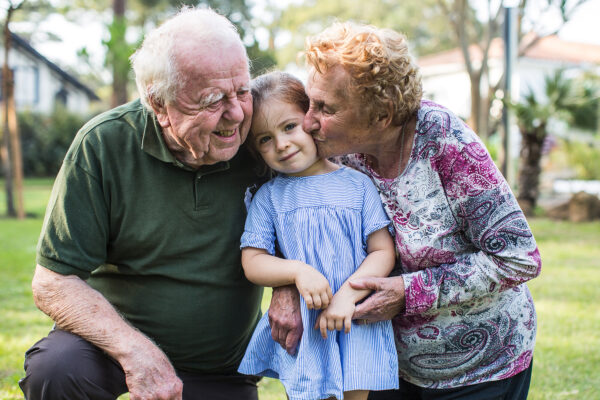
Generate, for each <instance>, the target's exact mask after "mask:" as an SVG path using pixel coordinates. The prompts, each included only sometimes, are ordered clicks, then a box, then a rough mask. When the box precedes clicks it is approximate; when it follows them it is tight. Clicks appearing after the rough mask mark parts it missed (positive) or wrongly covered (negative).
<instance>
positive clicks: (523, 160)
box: [517, 125, 546, 216]
mask: <svg viewBox="0 0 600 400" xmlns="http://www.w3.org/2000/svg"><path fill="white" fill-rule="evenodd" d="M545 137H546V127H545V125H541V126H539V127H537V128H534V129H532V130H529V131H528V130H526V129H523V128H521V138H522V143H521V154H520V162H519V178H518V184H519V196H518V197H517V200H518V202H519V205H520V206H521V209H522V210H523V212H524V213H525V215H528V216H530V215H533V212H534V209H535V206H536V205H537V199H538V196H539V194H540V193H539V186H540V175H541V173H542V167H541V161H542V145H543V143H544V138H545Z"/></svg>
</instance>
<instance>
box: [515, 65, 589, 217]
mask: <svg viewBox="0 0 600 400" xmlns="http://www.w3.org/2000/svg"><path fill="white" fill-rule="evenodd" d="M544 80H545V87H544V92H545V97H546V99H545V101H543V102H542V101H541V100H539V99H538V98H536V96H535V94H534V92H533V90H531V89H530V91H529V94H527V95H526V96H525V98H524V99H523V100H522V101H521V102H520V103H517V104H512V107H513V109H514V110H515V115H516V117H517V124H518V126H519V130H520V131H521V153H520V157H519V158H520V159H519V172H518V180H517V183H518V190H519V194H518V196H517V200H518V201H519V204H520V206H521V208H522V209H523V212H524V213H525V214H526V215H532V214H533V211H534V209H535V206H536V204H537V199H538V196H539V183H540V175H541V172H542V168H541V160H542V146H543V144H544V140H545V139H546V137H547V136H548V133H549V132H548V123H549V122H550V121H551V120H552V119H558V120H563V121H565V122H567V123H570V122H571V121H572V117H573V113H574V111H575V110H576V109H577V108H578V107H579V106H580V105H581V101H582V99H581V98H579V99H578V98H577V97H576V95H575V93H574V85H573V81H572V79H568V78H566V77H565V75H564V71H563V70H558V71H557V72H556V73H554V74H553V75H551V76H547V77H546V78H545V79H544Z"/></svg>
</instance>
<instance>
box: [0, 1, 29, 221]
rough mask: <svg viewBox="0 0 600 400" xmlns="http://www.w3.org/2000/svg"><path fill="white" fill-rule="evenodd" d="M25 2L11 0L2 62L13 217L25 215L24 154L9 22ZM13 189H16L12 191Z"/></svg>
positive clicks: (5, 150) (6, 164) (6, 157)
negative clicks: (16, 99) (15, 96)
mask: <svg viewBox="0 0 600 400" xmlns="http://www.w3.org/2000/svg"><path fill="white" fill-rule="evenodd" d="M24 3H25V0H22V1H20V2H18V3H13V2H12V1H9V2H8V6H7V8H6V17H5V19H4V29H3V38H4V64H3V66H2V106H3V107H2V120H3V140H2V143H3V147H2V151H1V155H2V162H3V166H4V178H5V190H6V213H7V215H8V216H10V217H17V218H19V219H23V218H25V207H24V204H23V158H22V156H21V142H20V140H19V131H18V127H17V113H16V110H15V98H14V85H15V81H14V77H13V71H12V69H11V68H10V64H9V55H10V49H11V40H12V33H11V31H10V22H11V20H12V17H13V15H14V13H15V12H16V11H17V10H19V9H20V8H21V7H22V6H23V5H24ZM13 189H14V192H13ZM15 194H16V197H17V205H16V208H15V204H14V199H13V195H15Z"/></svg>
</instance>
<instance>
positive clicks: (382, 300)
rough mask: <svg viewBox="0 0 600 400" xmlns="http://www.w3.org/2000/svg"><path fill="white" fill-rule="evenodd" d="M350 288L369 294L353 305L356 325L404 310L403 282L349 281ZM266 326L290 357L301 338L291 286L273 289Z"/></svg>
mask: <svg viewBox="0 0 600 400" xmlns="http://www.w3.org/2000/svg"><path fill="white" fill-rule="evenodd" d="M350 286H351V287H352V288H353V289H359V290H360V289H369V290H372V291H373V293H372V294H371V295H370V296H369V297H367V298H366V299H365V300H364V301H363V302H362V303H360V304H358V305H357V306H356V310H355V311H354V315H353V317H352V319H354V320H358V321H360V322H359V323H370V322H377V321H385V320H388V319H392V318H394V317H395V316H396V315H398V314H399V313H401V312H403V311H404V309H405V300H406V299H405V297H404V296H405V294H404V279H402V277H401V276H395V277H390V278H361V279H355V280H352V281H350ZM269 323H270V324H271V336H272V337H273V340H275V341H276V342H277V343H279V344H280V345H281V347H283V348H284V349H285V350H286V351H287V352H288V354H290V355H294V354H295V353H296V348H297V347H298V342H299V341H300V338H301V337H302V332H303V327H302V318H301V316H300V295H299V294H298V290H296V288H295V287H294V286H293V285H290V286H282V287H279V288H274V289H273V296H272V298H271V305H270V307H269Z"/></svg>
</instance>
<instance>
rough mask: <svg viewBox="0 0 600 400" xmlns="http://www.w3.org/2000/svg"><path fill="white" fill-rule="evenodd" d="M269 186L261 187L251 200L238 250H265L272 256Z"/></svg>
mask: <svg viewBox="0 0 600 400" xmlns="http://www.w3.org/2000/svg"><path fill="white" fill-rule="evenodd" d="M269 186H270V185H268V184H265V185H263V186H262V187H261V188H260V190H259V191H258V192H257V193H256V195H255V196H254V198H253V199H252V204H250V208H249V210H248V216H247V217H246V225H245V226H244V233H243V234H242V238H241V245H240V248H241V249H243V248H244V247H255V248H257V249H265V250H266V251H267V252H268V253H269V254H271V255H274V254H275V226H274V221H273V207H272V204H271V201H270V199H271V196H270V192H271V191H270V190H269V189H270V188H269Z"/></svg>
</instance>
